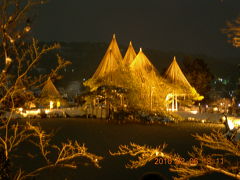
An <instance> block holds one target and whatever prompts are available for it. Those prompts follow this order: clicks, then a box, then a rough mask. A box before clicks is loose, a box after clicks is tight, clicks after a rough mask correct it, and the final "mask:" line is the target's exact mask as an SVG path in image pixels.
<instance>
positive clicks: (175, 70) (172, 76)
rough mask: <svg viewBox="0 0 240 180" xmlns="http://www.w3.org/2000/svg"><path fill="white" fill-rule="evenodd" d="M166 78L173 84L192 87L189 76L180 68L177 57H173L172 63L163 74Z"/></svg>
mask: <svg viewBox="0 0 240 180" xmlns="http://www.w3.org/2000/svg"><path fill="white" fill-rule="evenodd" d="M163 77H164V78H165V79H167V80H169V81H170V82H171V83H173V84H177V85H181V86H183V87H185V88H192V86H191V85H190V83H189V82H188V80H187V78H186V77H185V75H184V74H183V72H182V70H181V69H180V67H179V65H178V63H177V60H176V58H175V57H174V58H173V61H172V63H171V64H170V65H169V67H168V69H167V70H166V72H165V73H164V76H163Z"/></svg>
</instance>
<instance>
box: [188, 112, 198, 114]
mask: <svg viewBox="0 0 240 180" xmlns="http://www.w3.org/2000/svg"><path fill="white" fill-rule="evenodd" d="M190 113H192V114H197V113H198V111H190Z"/></svg>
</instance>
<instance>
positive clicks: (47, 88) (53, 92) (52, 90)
mask: <svg viewBox="0 0 240 180" xmlns="http://www.w3.org/2000/svg"><path fill="white" fill-rule="evenodd" d="M41 97H55V98H56V97H61V95H60V93H59V92H58V90H57V88H56V87H55V86H54V84H53V82H52V80H51V79H50V78H48V80H47V81H46V84H45V85H44V86H43V89H42V92H41Z"/></svg>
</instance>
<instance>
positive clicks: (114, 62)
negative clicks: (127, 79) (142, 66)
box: [84, 34, 122, 87]
mask: <svg viewBox="0 0 240 180" xmlns="http://www.w3.org/2000/svg"><path fill="white" fill-rule="evenodd" d="M121 64H122V55H121V52H120V50H119V47H118V44H117V40H116V37H115V34H114V35H113V38H112V41H111V43H110V45H109V47H108V49H107V51H106V53H105V55H104V57H103V59H102V61H101V62H100V64H99V66H98V68H97V70H96V72H95V73H94V74H93V76H92V78H90V79H89V80H87V81H86V82H85V83H84V84H85V85H87V86H90V87H91V86H94V84H96V83H98V82H104V84H108V83H110V82H111V81H115V79H116V76H114V75H113V72H115V71H116V70H117V69H118V68H119V67H120V66H121Z"/></svg>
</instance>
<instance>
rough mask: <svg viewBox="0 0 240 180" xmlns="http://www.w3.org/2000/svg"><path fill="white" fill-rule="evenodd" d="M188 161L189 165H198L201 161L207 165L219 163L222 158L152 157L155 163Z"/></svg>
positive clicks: (166, 163) (181, 162)
mask: <svg viewBox="0 0 240 180" xmlns="http://www.w3.org/2000/svg"><path fill="white" fill-rule="evenodd" d="M185 163H188V164H190V165H198V164H199V163H203V164H207V165H216V164H218V165H220V164H223V158H222V157H219V158H211V157H208V158H202V159H198V158H189V159H185V158H174V159H171V158H163V157H157V158H155V159H154V164H155V165H171V164H185Z"/></svg>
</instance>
